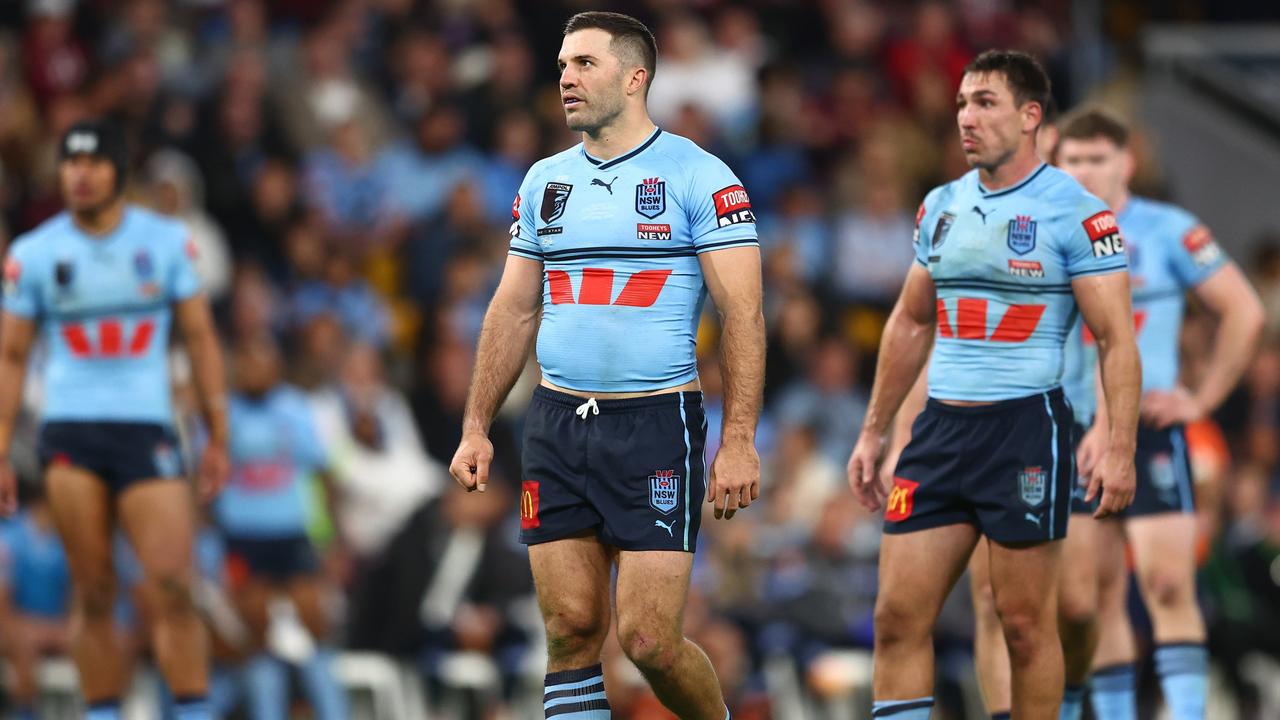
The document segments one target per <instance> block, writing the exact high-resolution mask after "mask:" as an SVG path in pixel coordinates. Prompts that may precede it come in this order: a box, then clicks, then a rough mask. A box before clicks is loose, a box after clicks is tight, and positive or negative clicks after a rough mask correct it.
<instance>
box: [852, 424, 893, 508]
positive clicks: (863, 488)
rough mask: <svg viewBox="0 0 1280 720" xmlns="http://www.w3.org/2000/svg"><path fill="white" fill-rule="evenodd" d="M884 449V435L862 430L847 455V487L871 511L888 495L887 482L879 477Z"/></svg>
mask: <svg viewBox="0 0 1280 720" xmlns="http://www.w3.org/2000/svg"><path fill="white" fill-rule="evenodd" d="M884 451H885V436H884V435H882V434H880V433H877V432H873V431H870V430H863V431H862V434H861V435H859V436H858V444H857V445H854V446H853V453H852V454H851V455H849V466H848V472H849V489H850V490H852V491H853V496H854V497H856V498H858V502H859V503H862V507H864V508H866V509H868V510H870V511H871V512H875V511H877V510H879V509H880V508H881V507H883V501H884V500H885V499H886V498H888V497H889V484H888V483H886V482H885V481H884V480H883V479H882V478H881V477H880V465H881V464H882V460H883V456H884Z"/></svg>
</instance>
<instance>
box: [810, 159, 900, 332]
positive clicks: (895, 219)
mask: <svg viewBox="0 0 1280 720" xmlns="http://www.w3.org/2000/svg"><path fill="white" fill-rule="evenodd" d="M914 227H915V222H914V218H912V216H911V214H910V213H908V212H907V211H905V210H904V209H903V199H902V195H901V190H900V188H899V186H898V184H897V183H896V182H894V181H893V180H892V179H890V178H882V179H881V181H880V182H876V181H875V180H871V181H870V182H867V183H865V184H864V185H863V186H862V188H861V197H860V198H859V201H858V206H857V208H856V209H853V210H850V211H848V212H846V213H845V214H844V215H842V216H841V217H840V219H839V220H838V221H837V222H836V229H835V241H834V249H833V252H832V263H831V284H832V286H833V287H834V288H835V290H836V292H837V293H838V294H839V295H840V297H841V298H843V299H845V300H846V301H859V302H864V303H869V304H872V305H877V306H880V307H885V308H888V307H890V306H892V305H893V301H894V300H895V299H896V298H897V296H898V290H899V289H900V288H901V287H902V280H903V278H905V277H906V276H907V270H908V269H910V267H911V260H912V258H913V257H914V250H913V249H912V245H911V237H912V231H913V229H914Z"/></svg>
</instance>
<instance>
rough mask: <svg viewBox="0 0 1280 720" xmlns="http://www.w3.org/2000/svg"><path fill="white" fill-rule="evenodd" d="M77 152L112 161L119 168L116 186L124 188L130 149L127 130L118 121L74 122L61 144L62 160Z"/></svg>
mask: <svg viewBox="0 0 1280 720" xmlns="http://www.w3.org/2000/svg"><path fill="white" fill-rule="evenodd" d="M77 155H92V156H94V157H100V158H104V159H106V160H108V161H110V162H111V164H112V165H114V166H115V168H116V189H117V190H119V189H121V188H123V187H124V181H125V173H126V172H127V170H128V167H129V150H128V148H127V147H125V141H124V133H123V132H121V131H120V128H119V127H117V126H116V125H115V124H114V123H112V122H110V121H107V120H82V121H81V122H78V123H76V124H75V125H72V126H71V127H70V128H69V129H68V130H67V132H66V134H64V135H63V136H62V142H61V143H60V144H59V145H58V159H59V160H66V159H68V158H72V157H75V156H77Z"/></svg>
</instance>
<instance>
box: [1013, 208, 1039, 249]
mask: <svg viewBox="0 0 1280 720" xmlns="http://www.w3.org/2000/svg"><path fill="white" fill-rule="evenodd" d="M1009 249H1010V250H1012V251H1014V252H1016V253H1018V254H1019V255H1026V254H1027V253H1029V252H1031V251H1032V250H1035V249H1036V221H1035V220H1032V219H1031V216H1030V215H1018V216H1017V217H1015V218H1014V219H1012V220H1010V221H1009Z"/></svg>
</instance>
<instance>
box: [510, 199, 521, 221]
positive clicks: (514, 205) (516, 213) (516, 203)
mask: <svg viewBox="0 0 1280 720" xmlns="http://www.w3.org/2000/svg"><path fill="white" fill-rule="evenodd" d="M511 219H512V220H519V219H520V193H516V199H515V200H512V201H511Z"/></svg>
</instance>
